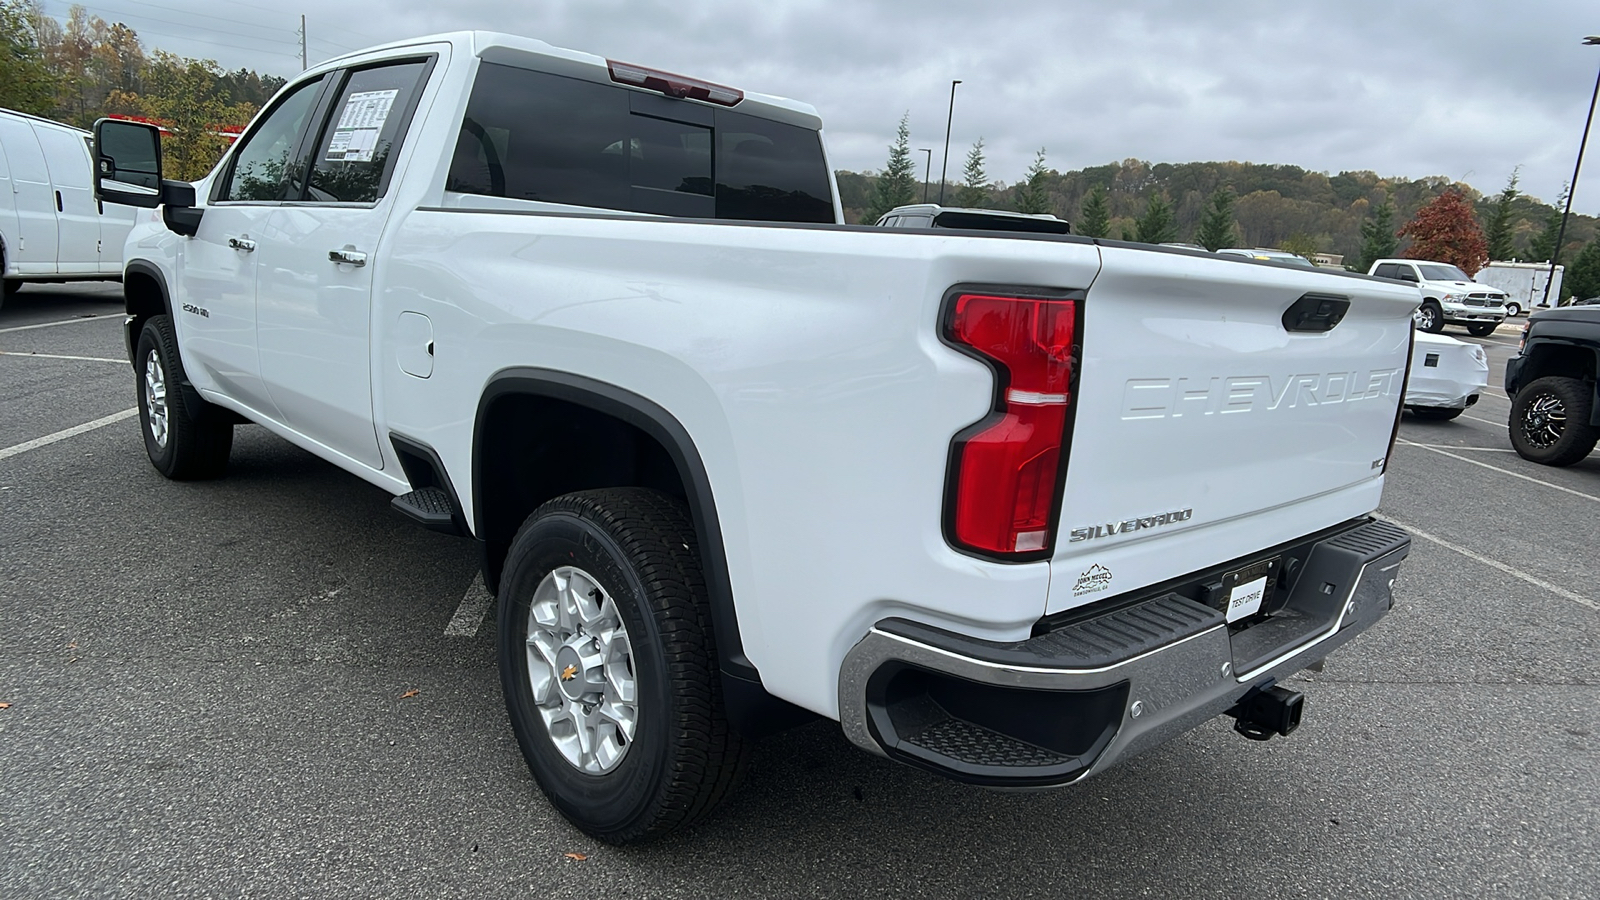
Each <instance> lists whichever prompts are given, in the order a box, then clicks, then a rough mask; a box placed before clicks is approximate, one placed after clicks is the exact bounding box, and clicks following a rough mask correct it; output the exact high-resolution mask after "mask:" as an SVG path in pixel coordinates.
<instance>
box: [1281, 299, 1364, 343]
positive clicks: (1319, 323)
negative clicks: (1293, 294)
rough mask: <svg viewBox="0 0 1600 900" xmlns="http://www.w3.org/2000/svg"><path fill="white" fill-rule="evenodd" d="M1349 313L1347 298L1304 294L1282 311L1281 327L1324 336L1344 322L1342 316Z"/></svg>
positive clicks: (1348, 300)
mask: <svg viewBox="0 0 1600 900" xmlns="http://www.w3.org/2000/svg"><path fill="white" fill-rule="evenodd" d="M1349 311H1350V298H1349V297H1341V296H1339V295H1338V294H1306V295H1305V296H1304V297H1301V298H1300V299H1299V300H1296V301H1295V302H1293V303H1291V304H1289V308H1288V309H1286V310H1284V311H1283V327H1284V329H1285V330H1286V331H1298V332H1302V333H1309V334H1325V333H1327V332H1329V331H1332V330H1333V326H1335V325H1338V324H1339V323H1340V322H1342V321H1344V314H1345V313H1347V312H1349Z"/></svg>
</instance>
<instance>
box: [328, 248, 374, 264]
mask: <svg viewBox="0 0 1600 900" xmlns="http://www.w3.org/2000/svg"><path fill="white" fill-rule="evenodd" d="M328 261H329V262H336V263H341V264H343V265H347V266H364V265H366V264H367V255H366V254H365V253H362V252H361V251H360V250H357V249H356V248H354V247H352V246H349V245H345V246H344V247H343V248H341V249H339V250H329V251H328Z"/></svg>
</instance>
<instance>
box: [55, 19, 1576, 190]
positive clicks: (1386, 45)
mask: <svg viewBox="0 0 1600 900" xmlns="http://www.w3.org/2000/svg"><path fill="white" fill-rule="evenodd" d="M68 5H69V4H68V3H67V2H65V0H45V2H44V8H45V10H46V12H48V13H50V14H52V15H55V16H57V17H65V16H66V14H67V8H68ZM82 5H83V6H85V7H86V8H87V9H88V10H89V12H90V13H92V14H94V15H98V16H100V17H102V18H104V19H106V20H108V21H122V22H126V23H127V24H128V25H130V26H132V27H134V28H135V29H136V30H138V32H139V34H140V36H141V37H142V38H143V39H144V41H145V46H146V48H147V49H149V48H151V47H159V48H161V49H165V50H171V51H173V52H176V53H181V54H183V55H185V56H199V57H206V58H212V59H215V60H217V61H218V62H219V63H221V64H222V65H223V66H224V67H227V68H239V67H240V66H245V67H249V68H253V69H256V70H258V71H262V72H272V73H274V74H278V75H284V76H292V75H294V74H295V73H296V72H298V71H299V70H300V61H299V38H298V36H297V31H298V29H299V26H300V20H299V16H300V13H302V12H304V13H306V16H307V23H308V28H307V31H308V33H309V36H310V40H309V51H310V57H311V60H312V62H316V61H318V60H321V59H326V58H328V57H330V56H335V55H338V54H340V53H342V52H345V51H347V50H352V49H358V48H360V47H363V46H368V45H370V44H373V43H377V42H380V41H385V40H393V39H398V38H405V37H412V36H415V35H419V34H425V33H429V32H437V31H449V30H456V29H466V28H482V29H492V30H499V31H509V32H513V33H517V34H523V35H527V36H530V37H536V38H539V39H541V40H545V41H548V42H550V43H552V44H556V45H559V46H564V47H571V48H573V49H577V50H585V51H589V52H592V53H597V54H600V55H602V56H609V57H612V58H615V59H620V60H626V61H629V62H634V63H638V64H641V65H647V66H654V67H657V68H662V69H668V70H671V71H676V72H680V73H683V74H685V75H692V76H697V77H701V78H706V79H710V80H713V81H720V82H723V83H726V84H730V85H733V86H735V87H742V88H745V89H748V90H756V91H763V92H766V93H771V94H780V95H784V96H789V97H794V98H796V99H800V100H804V101H806V102H809V103H812V104H814V105H815V106H816V107H817V108H818V110H819V111H820V112H821V113H822V116H823V120H824V122H826V123H827V129H828V135H829V139H828V143H829V148H830V152H831V153H832V155H833V160H834V163H835V165H836V167H838V168H843V169H853V170H857V171H862V170H867V169H879V168H882V166H883V163H884V159H885V157H886V155H887V145H888V143H889V142H890V141H891V140H892V139H893V136H894V127H895V124H896V123H897V122H898V120H899V118H900V116H901V115H902V114H903V113H907V112H909V113H910V116H911V146H912V147H913V148H921V147H929V148H932V149H933V166H934V179H935V180H937V178H938V170H939V165H940V154H941V152H942V149H943V146H944V130H945V113H946V104H947V103H948V102H949V89H950V81H951V79H957V78H959V79H961V80H962V84H961V86H960V87H959V88H958V89H957V93H956V101H955V117H954V122H953V127H952V136H951V142H950V144H951V150H950V170H951V173H952V177H955V175H956V173H957V172H958V171H959V169H960V166H961V160H962V159H963V157H964V154H965V152H966V150H967V148H968V147H970V146H971V144H972V142H973V141H974V140H976V139H977V138H978V137H979V136H982V137H983V139H984V143H985V146H986V148H987V151H988V159H989V175H990V177H991V178H994V179H996V180H1002V181H1007V182H1011V181H1016V180H1017V179H1018V178H1019V177H1020V176H1021V175H1022V173H1023V171H1024V170H1025V169H1026V167H1027V165H1028V163H1029V162H1030V161H1031V160H1032V158H1033V153H1034V151H1035V150H1037V149H1038V148H1040V147H1044V148H1045V150H1046V161H1047V164H1048V165H1049V166H1051V167H1052V168H1057V169H1075V168H1081V167H1083V166H1089V165H1099V164H1102V163H1107V162H1111V161H1114V160H1120V159H1124V158H1127V157H1137V158H1140V159H1145V160H1150V161H1153V162H1187V161H1193V160H1222V159H1234V160H1243V161H1250V162H1259V163H1289V164H1294V165H1299V166H1304V167H1306V168H1309V169H1316V170H1322V171H1327V172H1330V173H1333V172H1338V171H1341V170H1345V169H1371V170H1373V171H1376V172H1378V173H1379V174H1382V175H1394V176H1404V177H1412V178H1415V177H1421V176H1424V175H1444V176H1447V177H1449V178H1453V179H1459V180H1463V181H1466V182H1467V183H1469V184H1471V185H1473V186H1474V187H1476V188H1478V189H1479V190H1481V191H1484V192H1485V193H1493V192H1495V191H1498V190H1499V189H1500V188H1501V187H1502V186H1503V185H1504V183H1505V180H1506V177H1507V176H1508V175H1509V174H1510V172H1511V170H1512V168H1513V167H1515V166H1521V167H1522V186H1523V189H1524V190H1525V191H1527V192H1528V193H1530V194H1533V195H1534V196H1537V197H1540V198H1542V199H1544V200H1546V201H1551V202H1553V201H1554V200H1555V198H1556V195H1557V194H1558V193H1559V191H1560V189H1561V185H1562V184H1563V183H1564V182H1566V181H1567V180H1568V179H1570V178H1571V176H1572V165H1573V161H1574V158H1575V156H1576V153H1577V149H1578V140H1579V138H1580V136H1581V135H1582V131H1583V120H1584V114H1585V113H1586V112H1587V110H1588V105H1589V97H1590V93H1591V91H1592V90H1593V89H1594V85H1595V78H1596V74H1597V71H1600V47H1586V46H1583V44H1582V39H1583V37H1584V36H1585V35H1590V34H1600V2H1597V0H1524V2H1517V3H1513V2H1508V0H1455V2H1450V3H1442V2H1437V0H1433V2H1422V0H1323V2H1320V3H1295V2H1292V0H1290V2H1284V0H1278V2H1259V0H1214V2H1206V0H1147V2H1141V0H1123V2H1118V3H1111V2H1088V0H1053V2H1051V0H986V2H955V0H922V2H917V3H909V2H898V3H892V2H871V0H852V2H844V0H744V2H734V0H586V2H585V0H537V2H535V0H453V2H449V3H440V2H438V0H319V2H316V3H303V4H300V5H296V4H292V3H281V2H278V3H274V2H270V0H148V2H146V0H95V2H92V3H85V4H82ZM1597 143H1600V134H1597V135H1596V139H1595V140H1593V141H1591V146H1590V152H1589V153H1588V160H1587V161H1588V163H1589V165H1590V169H1589V171H1588V172H1587V173H1586V177H1584V178H1583V179H1582V180H1580V182H1579V187H1578V192H1577V196H1576V198H1575V202H1574V209H1575V210H1576V211H1579V212H1583V213H1588V214H1590V215H1600V151H1596V150H1595V149H1594V144H1597ZM914 156H916V157H917V159H918V160H919V161H920V160H921V158H922V155H921V154H920V153H919V154H914Z"/></svg>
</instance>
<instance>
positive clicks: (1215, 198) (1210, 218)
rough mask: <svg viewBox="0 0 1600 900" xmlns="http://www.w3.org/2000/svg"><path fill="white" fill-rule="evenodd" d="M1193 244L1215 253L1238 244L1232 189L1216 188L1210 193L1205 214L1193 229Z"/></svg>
mask: <svg viewBox="0 0 1600 900" xmlns="http://www.w3.org/2000/svg"><path fill="white" fill-rule="evenodd" d="M1194 242H1195V243H1196V244H1199V245H1200V246H1202V247H1204V248H1206V249H1207V250H1210V251H1211V252H1213V253H1215V252H1216V251H1218V250H1221V249H1222V248H1224V247H1232V246H1234V245H1236V244H1237V243H1238V242H1239V230H1238V229H1237V228H1235V227H1234V224H1233V189H1232V188H1218V189H1217V190H1215V191H1213V192H1212V193H1211V200H1210V201H1209V203H1208V204H1207V206H1206V214H1205V215H1204V216H1203V217H1202V218H1201V219H1200V227H1199V228H1197V229H1195V232H1194Z"/></svg>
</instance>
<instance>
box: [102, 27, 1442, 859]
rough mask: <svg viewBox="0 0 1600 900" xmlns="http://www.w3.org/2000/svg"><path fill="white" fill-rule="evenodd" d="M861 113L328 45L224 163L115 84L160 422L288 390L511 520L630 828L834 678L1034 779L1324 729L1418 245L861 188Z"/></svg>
mask: <svg viewBox="0 0 1600 900" xmlns="http://www.w3.org/2000/svg"><path fill="white" fill-rule="evenodd" d="M820 129H821V122H820V120H819V119H818V117H817V114H816V113H815V112H814V111H813V110H812V108H811V107H809V106H806V105H804V104H800V103H795V102H792V101H789V100H784V99H780V98H777V97H772V96H767V95H762V94H755V93H749V92H745V91H741V90H738V89H735V88H730V87H726V86H722V85H718V84H711V83H708V82H703V81H699V80H696V79H692V78H685V77H681V76H677V75H672V74H668V73H663V72H658V71H653V70H650V69H646V68H641V67H638V66H633V65H628V64H623V63H619V62H615V61H609V60H606V59H604V58H601V57H598V56H591V55H588V54H584V53H576V52H572V51H568V50H562V49H559V48H556V47H552V46H549V45H547V44H544V43H541V42H538V41H533V40H526V39H522V38H516V37H509V36H504V35H497V34H484V33H460V34H448V35H441V36H434V37H427V38H419V39H417V40H414V41H408V42H404V43H398V44H392V45H388V46H384V47H379V48H376V49H373V50H369V51H365V52H362V53H357V54H353V55H350V56H346V57H343V58H340V59H336V60H332V61H330V62H327V63H325V64H322V65H320V66H318V67H316V68H313V69H311V70H310V71H308V72H306V73H305V74H304V75H302V76H301V77H299V78H297V79H296V80H295V81H293V82H292V83H290V84H289V85H288V86H287V87H285V88H284V90H283V91H282V92H281V93H280V94H279V95H278V97H277V98H275V99H274V100H273V101H272V102H271V103H270V104H268V106H267V107H266V108H265V109H264V110H263V111H262V113H261V114H260V115H259V116H258V117H257V119H256V121H255V122H254V123H253V124H252V125H251V126H250V127H249V129H248V130H247V131H246V132H245V134H244V135H243V137H242V138H241V139H240V140H239V141H238V143H237V144H236V145H235V146H234V147H233V148H232V150H231V151H230V152H229V154H228V155H227V156H226V157H225V158H224V159H223V160H222V161H221V162H220V163H219V164H218V166H217V168H216V169H215V171H213V172H212V173H211V175H209V176H208V177H207V178H205V179H203V180H202V181H200V182H199V183H197V184H194V185H187V184H178V183H175V182H168V181H163V180H162V179H161V177H160V158H159V148H158V146H157V144H156V141H155V136H154V134H153V133H152V132H150V131H148V130H141V127H140V126H138V125H135V124H131V123H119V122H102V123H100V124H99V126H98V137H97V140H96V146H97V147H98V148H99V155H98V158H97V178H98V181H97V184H96V189H97V190H98V191H100V193H101V195H102V196H104V197H106V198H107V199H113V198H114V199H118V200H120V201H122V202H127V203H133V204H135V205H142V206H144V207H146V208H151V209H157V208H159V211H158V212H155V213H151V214H148V215H147V218H146V220H145V221H143V222H142V223H141V224H140V225H139V226H138V227H137V229H136V230H135V232H134V234H133V235H132V236H131V238H130V240H129V243H128V247H127V267H126V273H125V285H126V290H127V311H128V320H127V321H128V325H127V334H128V342H129V351H130V356H131V359H132V362H133V365H134V369H135V373H136V381H137V385H138V393H139V409H140V413H141V421H142V422H143V424H144V436H145V440H144V443H145V448H146V450H147V451H148V454H149V456H150V459H151V461H152V462H153V463H154V464H155V466H156V467H157V468H158V469H159V470H160V471H161V472H163V473H165V474H166V475H168V476H170V477H173V478H204V477H212V476H217V475H220V474H222V473H223V472H224V470H225V468H226V465H227V460H228V454H229V448H230V444H231V439H232V437H231V436H232V429H233V427H234V426H235V425H236V424H238V423H243V422H254V423H258V424H259V425H261V426H263V427H265V428H267V429H270V430H271V431H273V432H275V433H276V434H279V435H281V436H282V437H284V438H285V439H287V440H289V441H292V442H293V443H295V444H297V445H299V446H301V447H304V448H306V449H307V450H309V451H311V452H312V453H315V454H317V455H318V456H320V457H322V458H324V459H326V460H328V461H329V462H331V463H333V464H334V465H337V466H339V467H341V468H343V469H346V470H348V471H349V472H351V473H353V474H355V475H357V476H358V477H360V478H363V479H366V480H367V481H369V482H371V483H372V484H374V485H377V486H379V487H381V488H383V489H384V490H386V491H389V492H390V493H392V494H394V495H395V500H394V505H395V507H396V509H398V510H399V511H400V512H402V513H404V514H405V515H407V516H409V517H411V518H413V519H415V520H416V521H418V522H419V523H421V524H423V525H427V526H429V527H432V528H435V529H438V530H440V531H445V532H448V533H451V534H458V535H462V536H466V537H469V538H471V539H472V540H474V541H476V542H477V546H478V547H479V548H481V552H482V563H483V574H484V579H485V581H486V583H487V584H488V585H489V587H490V589H491V590H492V591H495V592H496V593H497V596H498V601H499V603H498V616H499V620H498V621H499V629H498V635H499V636H498V640H499V642H500V667H501V675H502V683H503V688H504V692H505V699H506V706H507V709H508V712H509V716H510V720H511V724H512V726H513V729H514V731H515V733H516V736H517V739H518V741H519V743H520V746H521V749H522V752H523V754H524V756H525V757H526V759H527V762H528V764H529V766H530V767H531V769H532V771H533V773H534V775H535V777H536V778H537V780H538V782H539V784H540V785H541V787H542V788H543V789H544V791H545V793H546V794H547V795H548V796H549V798H550V800H551V801H552V802H553V803H554V805H555V806H556V807H557V808H559V809H560V811H561V812H562V813H563V814H565V815H566V816H567V817H568V818H569V819H571V820H572V821H573V822H574V823H576V824H577V825H578V826H579V827H580V828H582V829H584V830H585V831H587V832H589V833H591V834H593V835H595V836H597V837H599V838H601V839H603V840H607V841H613V842H626V841H632V840H638V839H641V838H646V837H649V836H652V835H655V834H659V833H662V832H664V831H667V830H669V829H672V828H674V827H677V826H681V825H684V824H687V823H689V822H692V821H694V820H696V819H698V818H700V817H701V816H703V815H704V814H705V813H706V812H707V811H708V810H709V809H711V808H712V807H713V806H714V805H715V804H716V803H717V802H718V801H719V800H720V799H721V798H722V797H723V796H724V795H725V794H726V793H727V792H728V791H729V790H730V789H731V787H732V785H733V784H734V783H735V781H736V780H737V778H738V776H739V773H740V772H741V770H742V768H743V762H744V760H745V759H746V754H747V752H748V748H749V741H750V740H752V739H753V738H754V737H756V736H759V735H760V734H762V733H764V732H768V731H771V730H773V729H776V728H780V727H783V726H785V725H788V724H792V723H794V722H796V721H801V720H804V719H805V718H814V717H816V716H822V717H826V718H828V719H833V720H837V721H838V722H839V723H840V724H841V726H842V728H843V730H844V733H845V734H846V735H847V736H848V738H849V740H851V741H852V742H854V743H855V744H857V745H859V746H860V747H862V748H863V749H865V750H867V751H870V752H873V753H877V754H881V755H884V756H887V757H889V758H892V759H894V760H898V761H901V762H904V763H907V764H910V765H914V766H919V767H922V768H924V769H927V770H930V771H933V772H937V773H941V774H943V775H947V776H950V777H952V778H955V779H959V780H962V781H966V782H970V783H976V784H981V785H990V786H999V787H1047V786H1055V785H1064V784H1068V783H1071V782H1075V781H1078V780H1080V779H1082V778H1084V777H1085V776H1088V775H1091V774H1094V773H1096V772H1099V771H1101V770H1104V769H1105V768H1106V767H1107V766H1110V765H1112V764H1113V763H1115V762H1117V761H1119V760H1122V759H1126V758H1128V757H1130V756H1132V755H1133V754H1135V753H1138V752H1140V751H1142V750H1145V749H1148V748H1150V747H1152V746H1155V745H1157V744H1160V743H1161V742H1163V741H1166V740H1168V739H1170V738H1172V737H1174V736H1175V735H1177V734H1179V733H1181V732H1183V731H1185V730H1187V729H1190V728H1193V727H1194V726H1196V725H1198V724H1200V723H1202V722H1204V721H1206V720H1208V719H1211V718H1213V717H1216V716H1218V715H1222V714H1229V715H1231V716H1233V717H1234V718H1235V719H1236V720H1237V722H1236V726H1235V727H1236V728H1237V729H1238V730H1239V731H1240V732H1241V733H1243V734H1245V735H1247V736H1249V737H1252V738H1256V739H1266V738H1268V737H1270V736H1272V735H1273V734H1287V733H1288V732H1289V731H1291V730H1293V729H1294V727H1295V726H1296V725H1297V724H1298V722H1299V716H1300V711H1301V696H1300V695H1299V694H1297V693H1295V692H1293V691H1289V690H1287V689H1285V688H1284V687H1283V686H1282V685H1281V684H1280V682H1281V681H1282V680H1283V679H1285V678H1286V677H1287V676H1289V675H1291V674H1293V673H1295V672H1297V671H1299V670H1301V669H1303V668H1305V667H1307V666H1310V665H1313V664H1315V663H1318V662H1320V661H1321V660H1322V659H1323V658H1324V657H1326V656H1327V655H1328V653H1329V652H1330V651H1332V650H1333V649H1334V648H1336V647H1338V646H1340V645H1341V644H1343V643H1345V642H1346V641H1348V640H1349V639H1350V638H1351V637H1353V636H1354V635H1356V634H1357V633H1359V632H1361V631H1363V630H1364V629H1366V628H1367V627H1368V626H1370V625H1372V624H1373V622H1375V621H1376V620H1377V619H1378V618H1379V617H1381V616H1382V615H1384V613H1385V612H1386V611H1387V610H1388V609H1389V607H1390V603H1391V599H1390V590H1391V587H1392V585H1393V582H1394V579H1395V576H1396V571H1397V568H1398V566H1399V564H1400V561H1401V559H1402V558H1403V557H1404V556H1405V555H1406V553H1407V551H1408V548H1409V545H1410V540H1409V538H1408V537H1407V535H1406V534H1405V532H1403V531H1402V530H1400V529H1397V528H1395V527H1393V526H1391V525H1389V524H1386V523H1384V522H1381V521H1378V520H1375V519H1373V518H1372V517H1371V515H1370V514H1371V513H1372V511H1373V510H1374V509H1376V508H1377V506H1378V501H1379V496H1380V494H1381V492H1382V489H1383V482H1384V469H1385V465H1386V461H1387V458H1388V456H1389V452H1390V448H1391V447H1392V445H1393V440H1394V436H1395V432H1396V428H1397V427H1398V421H1399V413H1400V403H1401V399H1402V394H1403V391H1404V388H1405V383H1406V374H1407V367H1408V363H1409V354H1410V348H1411V342H1412V326H1411V313H1412V310H1413V309H1414V308H1415V306H1416V304H1417V297H1416V292H1415V289H1414V288H1412V287H1411V286H1408V285H1400V284H1396V283H1393V282H1390V281H1386V280H1382V279H1372V278H1367V277H1365V276H1359V275H1345V274H1333V273H1328V272H1322V271H1309V270H1297V269H1290V268H1285V267H1282V266H1274V265H1266V264H1258V263H1254V262H1250V261H1245V260H1230V259H1221V258H1217V257H1215V256H1212V255H1210V254H1205V253H1192V252H1188V251H1182V250H1177V251H1167V250H1161V249H1156V248H1150V247H1142V246H1136V245H1130V244H1123V243H1118V242H1114V241H1096V240H1092V239H1088V238H1079V237H1074V236H1068V235H1055V234H1043V235H1031V234H1015V233H1007V232H983V231H961V230H952V229H927V230H924V229H886V228H870V227H853V226H846V225H842V224H840V219H841V216H840V206H839V202H838V198H837V191H836V189H835V186H834V183H833V180H832V177H831V175H830V170H829V167H828V165H827V156H826V153H825V151H824V144H823V141H822V136H821V130H820ZM1235 765H1239V764H1237V763H1236V764H1235ZM1262 778H1263V781H1262V788H1261V789H1262V791H1263V793H1270V792H1272V791H1275V790H1278V789H1280V788H1278V787H1274V786H1273V782H1272V779H1271V776H1270V775H1269V774H1268V773H1266V772H1264V771H1263V772H1262Z"/></svg>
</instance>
